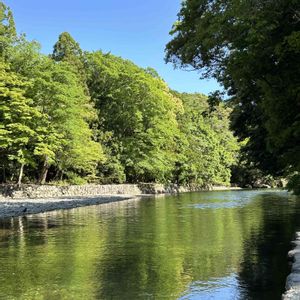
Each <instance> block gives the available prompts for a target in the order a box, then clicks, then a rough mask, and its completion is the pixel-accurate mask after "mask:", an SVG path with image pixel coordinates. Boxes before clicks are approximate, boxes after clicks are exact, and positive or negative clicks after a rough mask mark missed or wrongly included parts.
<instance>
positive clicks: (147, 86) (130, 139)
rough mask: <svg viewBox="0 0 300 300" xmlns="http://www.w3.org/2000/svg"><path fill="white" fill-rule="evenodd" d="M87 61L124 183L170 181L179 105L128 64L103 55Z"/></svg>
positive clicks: (158, 82) (165, 89)
mask: <svg viewBox="0 0 300 300" xmlns="http://www.w3.org/2000/svg"><path fill="white" fill-rule="evenodd" d="M86 60H87V74H88V87H89V91H90V95H91V97H92V99H93V100H94V101H95V106H96V108H97V110H98V112H99V121H100V129H101V131H102V132H104V133H106V134H108V133H110V136H111V138H110V139H109V144H108V145H107V146H108V147H109V148H110V149H112V153H111V154H112V156H114V157H119V158H120V160H119V161H120V164H121V165H122V166H123V168H124V172H125V174H126V179H127V180H128V181H131V182H136V181H160V182H164V181H167V180H170V178H171V176H172V171H173V169H174V163H175V160H176V153H175V152H174V148H175V145H176V137H177V136H178V135H179V128H178V124H177V120H176V114H177V113H178V112H179V111H180V110H181V109H182V107H181V101H180V100H179V99H177V98H176V97H174V96H173V95H172V94H171V92H170V91H169V89H168V87H167V85H166V84H165V83H164V82H163V81H162V80H161V79H160V78H157V77H156V76H155V77H153V75H152V74H149V73H148V72H145V70H143V69H141V68H139V67H137V66H136V65H134V64H133V63H131V62H129V61H126V60H123V59H121V58H118V57H115V56H113V55H110V54H102V53H101V52H99V51H98V52H95V53H91V54H88V55H87V58H86ZM151 73H153V72H151ZM118 169H121V168H118Z"/></svg>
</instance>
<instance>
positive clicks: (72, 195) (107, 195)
mask: <svg viewBox="0 0 300 300" xmlns="http://www.w3.org/2000/svg"><path fill="white" fill-rule="evenodd" d="M231 189H239V188H230V187H221V186H218V187H208V188H207V189H203V188H200V187H193V188H192V187H178V186H177V185H174V184H173V185H162V184H112V185H82V186H75V185H70V186H54V185H53V186H52V185H23V186H21V187H18V186H15V185H1V186H0V218H5V217H16V216H22V215H28V214H36V213H42V212H46V211H53V210H59V209H70V208H75V207H82V206H89V205H98V204H103V203H108V202H116V201H123V200H129V199H135V198H139V197H142V196H147V195H148V196H149V195H159V194H176V193H182V192H191V191H203V190H218V191H220V190H231Z"/></svg>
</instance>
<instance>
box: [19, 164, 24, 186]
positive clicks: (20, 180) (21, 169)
mask: <svg viewBox="0 0 300 300" xmlns="http://www.w3.org/2000/svg"><path fill="white" fill-rule="evenodd" d="M24 166H25V164H21V167H20V173H19V178H18V186H19V187H20V186H21V183H22V177H23V171H24Z"/></svg>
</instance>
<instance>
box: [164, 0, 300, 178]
mask: <svg viewBox="0 0 300 300" xmlns="http://www.w3.org/2000/svg"><path fill="white" fill-rule="evenodd" d="M299 11H300V3H299V1H297V0H288V1H286V0H279V1H278V0H276V1H275V0H269V1H258V0H252V1H239V0H230V1H225V0H187V1H185V2H183V5H182V9H181V11H180V13H179V19H178V22H177V23H175V25H174V27H173V30H172V31H171V34H172V35H173V40H172V41H171V42H170V43H169V44H168V45H167V48H166V51H167V55H166V60H167V61H169V62H173V63H175V64H176V65H180V66H182V67H187V66H192V68H194V69H197V70H202V71H204V77H209V76H213V77H215V78H216V79H218V80H219V82H220V83H222V84H223V86H224V88H225V89H226V90H227V91H228V94H229V96H230V102H231V104H232V106H233V108H234V111H233V114H232V116H233V128H234V130H235V132H236V134H237V135H238V136H239V137H240V139H241V140H243V139H245V138H249V142H248V144H247V146H246V149H245V150H246V151H247V154H248V157H249V159H250V160H251V161H253V162H254V163H255V164H256V166H258V167H260V168H261V169H263V170H265V171H266V172H269V173H273V174H275V175H276V174H282V172H283V171H285V172H286V173H287V174H289V173H292V172H294V171H296V172H299V170H300V152H299V151H300V147H299V145H300V123H299V121H298V119H299V114H300V109H299V103H300V98H299V97H300V93H299V86H300V76H299V75H300V74H299V72H300V71H299V70H300V59H299V51H300V42H299V41H300V34H299V31H300V19H299Z"/></svg>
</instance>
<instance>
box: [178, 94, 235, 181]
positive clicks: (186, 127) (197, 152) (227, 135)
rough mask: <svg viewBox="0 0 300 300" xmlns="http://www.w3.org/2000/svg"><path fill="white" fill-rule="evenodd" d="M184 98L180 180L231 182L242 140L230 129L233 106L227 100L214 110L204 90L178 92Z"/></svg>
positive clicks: (179, 163)
mask: <svg viewBox="0 0 300 300" xmlns="http://www.w3.org/2000/svg"><path fill="white" fill-rule="evenodd" d="M175 94H176V96H177V97H179V98H180V99H181V100H182V102H183V107H184V113H183V114H182V115H180V116H179V124H180V129H181V132H182V137H181V145H180V147H179V153H180V155H179V160H178V162H177V174H176V181H178V182H179V183H181V184H197V185H200V186H208V185H216V184H219V185H228V184H229V183H230V176H231V174H230V167H231V166H232V165H233V164H234V163H235V161H236V157H237V153H238V149H239V147H238V143H237V140H236V139H235V138H234V136H233V133H232V132H231V131H230V129H229V113H230V109H228V108H226V107H225V106H224V104H221V103H220V104H219V105H218V106H215V107H214V109H213V110H212V109H211V107H210V105H209V102H208V98H207V97H206V96H204V95H202V94H187V93H182V94H179V93H175Z"/></svg>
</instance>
